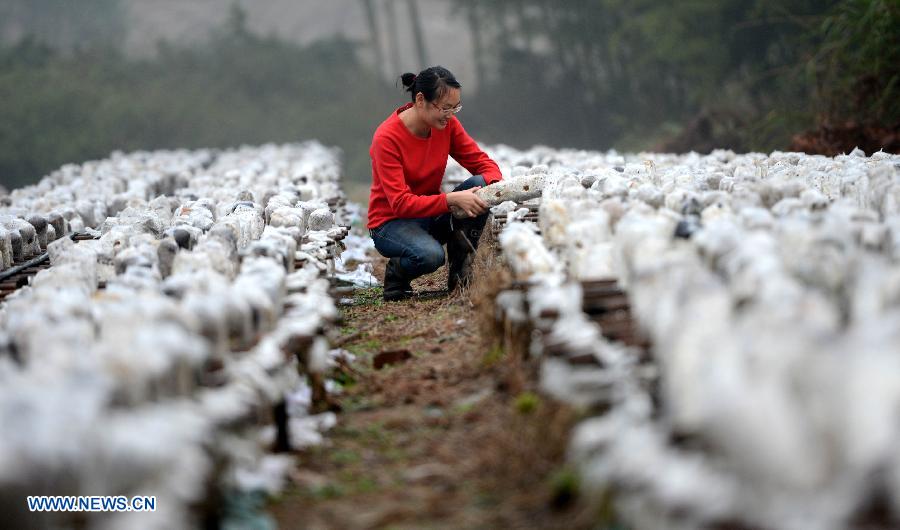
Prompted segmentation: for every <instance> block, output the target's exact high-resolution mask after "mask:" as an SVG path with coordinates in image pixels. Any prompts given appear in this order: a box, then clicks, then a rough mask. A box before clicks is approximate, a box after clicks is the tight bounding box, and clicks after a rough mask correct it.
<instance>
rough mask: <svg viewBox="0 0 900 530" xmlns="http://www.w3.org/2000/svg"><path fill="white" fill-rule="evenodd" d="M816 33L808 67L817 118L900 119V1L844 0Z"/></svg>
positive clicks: (888, 121) (895, 121)
mask: <svg viewBox="0 0 900 530" xmlns="http://www.w3.org/2000/svg"><path fill="white" fill-rule="evenodd" d="M817 33H818V35H819V37H820V38H821V40H822V46H821V48H819V50H818V52H817V53H816V55H815V57H814V58H813V59H812V60H811V61H810V64H809V71H810V74H811V75H812V76H813V77H814V79H815V82H816V83H815V96H816V98H815V101H816V103H817V107H818V110H819V116H818V118H819V119H820V120H821V121H834V120H857V121H861V122H875V123H882V124H886V125H895V124H900V3H898V2H896V1H895V0H848V1H846V2H842V3H841V4H839V5H838V6H836V7H835V9H834V10H833V11H832V12H830V13H829V15H828V17H826V18H825V20H824V21H823V22H822V24H821V26H820V27H819V28H818V31H817Z"/></svg>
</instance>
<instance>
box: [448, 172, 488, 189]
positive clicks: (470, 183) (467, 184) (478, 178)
mask: <svg viewBox="0 0 900 530" xmlns="http://www.w3.org/2000/svg"><path fill="white" fill-rule="evenodd" d="M476 186H481V187H484V186H487V181H485V180H484V175H472V176H471V177H469V178H467V179H466V180H464V181H463V182H462V184H460V185H459V186H457V187H456V189H454V190H453V191H462V190H467V189H469V188H474V187H476Z"/></svg>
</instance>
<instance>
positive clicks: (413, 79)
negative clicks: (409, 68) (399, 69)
mask: <svg viewBox="0 0 900 530" xmlns="http://www.w3.org/2000/svg"><path fill="white" fill-rule="evenodd" d="M417 77H419V76H417V75H416V74H413V78H412V82H413V83H415V82H416V78H417Z"/></svg>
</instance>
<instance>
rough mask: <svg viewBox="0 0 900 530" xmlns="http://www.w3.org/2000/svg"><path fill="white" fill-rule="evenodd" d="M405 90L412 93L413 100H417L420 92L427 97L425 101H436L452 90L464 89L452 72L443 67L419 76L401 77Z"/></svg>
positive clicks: (407, 74)
mask: <svg viewBox="0 0 900 530" xmlns="http://www.w3.org/2000/svg"><path fill="white" fill-rule="evenodd" d="M400 82H401V83H403V89H404V90H406V91H407V92H409V93H410V95H411V96H412V100H413V101H415V100H416V94H418V93H419V92H421V93H422V95H423V96H425V101H435V100H437V99H441V97H442V96H443V95H444V94H446V93H447V90H448V89H450V88H462V85H461V84H459V81H457V80H456V77H454V76H453V73H452V72H450V70H447V69H446V68H444V67H443V66H432V67H430V68H426V69H424V70H422V71H421V72H419V75H416V74H413V73H410V72H406V73H405V74H403V75H401V76H400Z"/></svg>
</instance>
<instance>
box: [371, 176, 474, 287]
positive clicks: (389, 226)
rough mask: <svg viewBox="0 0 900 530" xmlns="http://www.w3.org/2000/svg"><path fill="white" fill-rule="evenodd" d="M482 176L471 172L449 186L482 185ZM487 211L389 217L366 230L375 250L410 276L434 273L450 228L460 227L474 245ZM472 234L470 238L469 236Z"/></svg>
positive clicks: (468, 186) (440, 263) (442, 262)
mask: <svg viewBox="0 0 900 530" xmlns="http://www.w3.org/2000/svg"><path fill="white" fill-rule="evenodd" d="M484 185H485V181H484V177H483V176H481V175H475V176H472V177H469V178H468V179H467V180H466V181H465V182H463V183H462V184H460V185H459V186H457V187H456V188H454V189H453V191H461V190H467V189H469V188H474V187H475V186H484ZM488 215H489V214H488V213H484V214H482V215H479V216H477V217H470V218H466V219H455V218H453V214H450V213H445V214H441V215H439V216H437V217H416V218H408V219H392V220H390V221H388V222H386V223H384V224H383V225H381V226H377V227H375V228H371V229H369V235H370V236H371V237H372V241H374V243H375V249H376V250H378V252H379V253H380V254H381V255H382V256H384V257H386V258H400V267H401V268H402V269H403V272H405V273H406V274H407V275H408V276H410V277H411V278H417V277H419V276H422V275H423V274H428V273H431V272H434V271H436V270H438V269H439V268H441V265H443V264H444V247H443V245H444V244H445V243H447V240H448V239H449V238H450V234H451V232H452V231H453V230H456V229H463V230H465V233H466V236H467V237H469V240H470V241H471V243H472V246H477V245H478V238H477V236H475V234H476V233H477V234H478V235H480V234H481V230H482V229H483V228H484V224H485V222H487V218H488ZM473 236H474V237H473Z"/></svg>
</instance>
